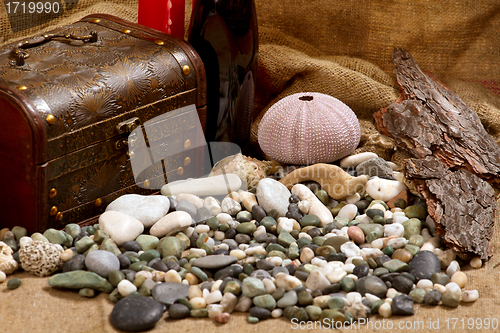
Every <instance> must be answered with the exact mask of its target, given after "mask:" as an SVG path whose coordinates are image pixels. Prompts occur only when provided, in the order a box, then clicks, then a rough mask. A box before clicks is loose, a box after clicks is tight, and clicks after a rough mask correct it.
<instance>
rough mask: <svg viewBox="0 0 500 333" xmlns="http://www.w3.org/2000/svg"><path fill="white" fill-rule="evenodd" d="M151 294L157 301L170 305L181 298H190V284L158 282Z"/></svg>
mask: <svg viewBox="0 0 500 333" xmlns="http://www.w3.org/2000/svg"><path fill="white" fill-rule="evenodd" d="M151 294H152V295H153V298H154V299H155V300H156V301H158V302H160V303H163V304H165V305H167V306H170V305H172V304H174V302H175V301H176V300H178V299H179V298H189V297H188V294H189V286H188V285H185V284H182V283H170V282H165V283H158V284H157V285H155V286H154V287H153V289H152V290H151Z"/></svg>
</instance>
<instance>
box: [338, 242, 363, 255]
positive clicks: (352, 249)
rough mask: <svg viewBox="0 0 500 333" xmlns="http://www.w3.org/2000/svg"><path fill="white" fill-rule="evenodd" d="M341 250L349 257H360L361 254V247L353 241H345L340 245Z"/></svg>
mask: <svg viewBox="0 0 500 333" xmlns="http://www.w3.org/2000/svg"><path fill="white" fill-rule="evenodd" d="M340 251H341V252H342V253H344V254H345V255H346V257H347V258H350V257H357V256H358V257H359V256H360V255H361V249H360V248H359V247H358V246H357V245H356V244H354V243H353V242H345V243H344V244H342V245H340Z"/></svg>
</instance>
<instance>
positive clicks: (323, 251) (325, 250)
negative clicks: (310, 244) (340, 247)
mask: <svg viewBox="0 0 500 333" xmlns="http://www.w3.org/2000/svg"><path fill="white" fill-rule="evenodd" d="M332 253H337V251H335V248H334V247H333V246H331V245H323V246H320V247H318V248H317V249H316V255H318V256H323V257H325V258H326V257H328V256H329V255H330V254H332Z"/></svg>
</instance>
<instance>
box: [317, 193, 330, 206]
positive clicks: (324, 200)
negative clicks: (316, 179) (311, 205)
mask: <svg viewBox="0 0 500 333" xmlns="http://www.w3.org/2000/svg"><path fill="white" fill-rule="evenodd" d="M314 194H315V195H316V197H317V198H318V199H319V200H320V201H321V202H322V203H323V205H325V206H326V205H327V204H328V201H330V197H329V196H328V193H326V191H325V190H318V191H316V192H315V193H314Z"/></svg>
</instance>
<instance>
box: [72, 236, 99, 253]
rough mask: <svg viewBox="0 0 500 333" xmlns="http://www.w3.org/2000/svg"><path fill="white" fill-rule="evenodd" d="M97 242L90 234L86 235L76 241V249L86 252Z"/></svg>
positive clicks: (79, 251)
mask: <svg viewBox="0 0 500 333" xmlns="http://www.w3.org/2000/svg"><path fill="white" fill-rule="evenodd" d="M93 244H95V242H94V241H93V240H92V238H90V237H89V236H84V237H82V238H81V239H79V240H78V241H76V242H75V249H76V252H78V253H84V252H85V251H87V250H88V249H89V248H90V247H91V246H92V245H93Z"/></svg>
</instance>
